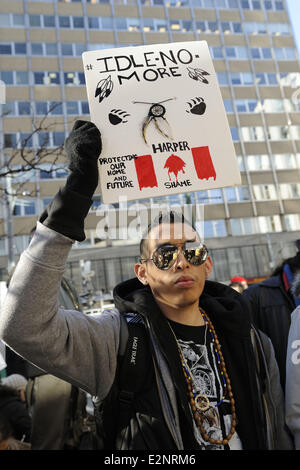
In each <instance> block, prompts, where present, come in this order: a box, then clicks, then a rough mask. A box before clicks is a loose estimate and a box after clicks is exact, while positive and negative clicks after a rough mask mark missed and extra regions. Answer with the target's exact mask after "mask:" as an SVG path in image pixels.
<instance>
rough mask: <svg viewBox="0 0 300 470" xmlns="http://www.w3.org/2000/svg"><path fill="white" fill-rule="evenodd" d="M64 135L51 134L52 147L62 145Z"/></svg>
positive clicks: (60, 133) (61, 133)
mask: <svg viewBox="0 0 300 470" xmlns="http://www.w3.org/2000/svg"><path fill="white" fill-rule="evenodd" d="M64 142H65V133H64V132H53V144H54V146H61V145H64Z"/></svg>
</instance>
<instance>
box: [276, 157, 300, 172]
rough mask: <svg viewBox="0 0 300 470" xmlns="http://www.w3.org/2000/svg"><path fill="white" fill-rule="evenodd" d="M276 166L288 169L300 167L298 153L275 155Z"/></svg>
mask: <svg viewBox="0 0 300 470" xmlns="http://www.w3.org/2000/svg"><path fill="white" fill-rule="evenodd" d="M273 160H274V167H275V168H276V170H288V169H295V168H298V163H297V158H296V155H293V154H281V155H273Z"/></svg>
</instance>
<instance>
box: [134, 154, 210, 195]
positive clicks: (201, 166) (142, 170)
mask: <svg viewBox="0 0 300 470" xmlns="http://www.w3.org/2000/svg"><path fill="white" fill-rule="evenodd" d="M191 151H192V155H193V163H194V167H195V170H196V175H197V178H198V179H199V180H203V179H206V180H208V179H209V178H213V179H214V180H215V179H216V176H217V175H216V171H215V167H214V164H213V161H212V158H211V155H210V151H209V148H208V146H206V147H192V149H191ZM134 164H135V169H136V174H137V178H138V183H139V188H140V191H141V190H142V189H143V188H154V187H158V184H157V178H156V173H155V169H154V165H153V159H152V156H151V155H142V156H140V157H136V158H135V160H134ZM184 167H186V163H185V162H184V161H183V160H182V159H181V158H180V157H178V156H177V155H173V154H172V155H171V156H170V157H168V158H167V160H166V162H165V165H164V168H166V169H168V175H169V180H171V178H170V174H171V173H173V174H174V176H175V178H176V181H177V178H178V173H179V172H180V171H182V173H183V174H184V173H185V172H184Z"/></svg>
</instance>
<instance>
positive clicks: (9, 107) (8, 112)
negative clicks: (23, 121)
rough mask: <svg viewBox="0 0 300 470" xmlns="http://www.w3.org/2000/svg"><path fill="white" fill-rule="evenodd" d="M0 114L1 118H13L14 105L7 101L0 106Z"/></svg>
mask: <svg viewBox="0 0 300 470" xmlns="http://www.w3.org/2000/svg"><path fill="white" fill-rule="evenodd" d="M0 113H1V116H2V117H7V116H15V114H16V113H15V103H14V102H13V101H8V102H7V103H5V104H0Z"/></svg>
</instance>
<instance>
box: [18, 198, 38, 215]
mask: <svg viewBox="0 0 300 470" xmlns="http://www.w3.org/2000/svg"><path fill="white" fill-rule="evenodd" d="M35 214H36V201H35V200H32V199H17V201H16V203H15V206H14V211H13V215H14V216H20V217H22V216H26V215H35Z"/></svg>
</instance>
